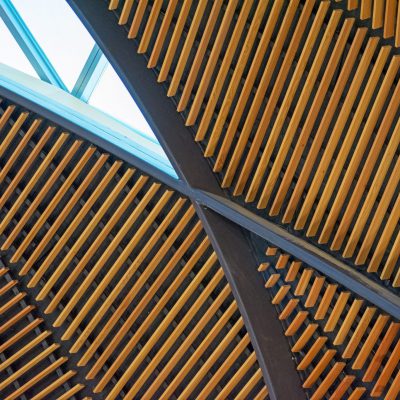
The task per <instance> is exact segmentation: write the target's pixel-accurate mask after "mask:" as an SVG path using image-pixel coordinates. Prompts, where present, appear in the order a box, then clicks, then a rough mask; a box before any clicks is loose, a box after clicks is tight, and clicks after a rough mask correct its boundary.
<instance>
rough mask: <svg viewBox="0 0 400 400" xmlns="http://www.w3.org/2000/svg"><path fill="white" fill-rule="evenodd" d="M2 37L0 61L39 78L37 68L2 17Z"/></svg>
mask: <svg viewBox="0 0 400 400" xmlns="http://www.w3.org/2000/svg"><path fill="white" fill-rule="evenodd" d="M0 38H1V40H0V62H2V63H3V64H7V65H9V66H10V67H13V68H16V69H18V70H20V71H22V72H25V73H27V74H29V75H31V76H34V77H35V78H37V77H38V75H37V73H36V71H35V69H34V68H33V67H32V64H31V63H30V62H29V60H28V59H27V58H26V56H25V54H24V53H23V51H22V50H21V48H20V47H19V46H18V43H17V41H16V40H15V39H14V37H13V35H12V34H11V32H10V31H9V30H8V28H7V26H6V25H5V23H4V22H3V20H2V19H1V18H0Z"/></svg>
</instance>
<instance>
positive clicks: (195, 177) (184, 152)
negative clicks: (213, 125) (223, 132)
mask: <svg viewBox="0 0 400 400" xmlns="http://www.w3.org/2000/svg"><path fill="white" fill-rule="evenodd" d="M68 3H69V4H70V5H71V7H72V8H73V9H74V11H75V12H76V13H77V15H78V16H79V17H80V18H81V20H82V22H83V23H84V25H85V26H86V28H87V29H88V30H89V32H90V33H91V34H92V36H93V37H94V38H95V40H96V42H97V43H98V45H99V46H100V48H101V49H102V51H103V52H104V54H105V55H106V56H107V58H108V60H109V62H110V64H111V65H112V66H113V67H114V69H115V70H116V71H117V73H118V75H119V76H120V77H121V79H122V81H123V83H124V84H125V86H126V87H127V89H128V91H129V92H130V94H131V95H132V97H133V98H134V100H135V101H136V103H137V104H138V106H139V108H140V110H141V111H142V113H143V115H144V116H145V118H146V119H147V121H148V123H149V125H150V126H151V128H152V129H153V131H154V133H155V135H156V137H157V139H158V140H159V142H160V144H161V145H162V147H163V148H164V151H165V152H166V154H167V156H168V157H169V159H170V161H171V164H172V165H173V167H174V168H175V170H176V172H177V174H178V176H179V177H180V179H181V180H182V181H183V182H185V183H186V185H187V186H188V188H189V191H191V190H192V189H201V190H204V191H207V192H208V193H212V194H215V195H218V196H223V197H225V194H224V192H223V191H222V189H221V188H220V186H219V184H218V182H217V179H216V177H215V175H214V174H213V172H212V170H211V168H210V166H209V165H208V163H207V161H206V160H205V159H204V158H203V156H202V154H201V151H200V149H199V147H198V146H197V144H196V143H195V142H194V141H193V138H192V133H191V131H190V130H188V128H187V127H185V125H184V121H183V119H182V117H181V116H180V115H179V114H178V113H177V112H176V110H175V107H174V105H173V103H172V102H171V101H170V100H168V98H167V97H166V95H165V91H164V88H163V87H162V86H161V85H158V84H157V82H156V79H155V76H154V74H153V72H152V71H151V70H149V69H148V68H147V66H146V60H145V58H144V57H143V56H141V55H139V54H137V43H136V42H135V41H132V40H128V39H127V37H126V35H127V32H126V31H125V28H124V27H121V26H118V24H117V21H116V19H115V15H114V14H113V13H111V12H109V11H108V10H107V4H106V2H103V3H102V2H99V1H96V0H89V1H88V0H71V1H68ZM192 200H194V204H195V206H196V208H197V212H198V216H199V218H200V219H201V221H202V223H203V225H204V227H205V229H206V231H207V233H208V235H209V237H210V240H211V243H212V245H213V247H214V249H215V251H216V252H217V255H218V256H219V260H220V262H221V265H222V267H223V269H224V272H225V275H226V277H227V279H228V282H229V283H230V285H231V288H232V292H233V294H234V296H235V298H236V301H237V302H238V306H239V309H240V311H241V313H242V316H243V319H244V322H245V325H246V328H247V330H248V332H249V334H250V337H251V340H252V344H253V347H254V350H255V352H256V354H257V358H258V361H259V364H260V367H261V369H262V371H263V374H264V378H265V380H266V383H267V385H268V389H269V392H270V397H271V398H272V399H292V400H297V399H299V400H300V399H305V398H306V396H305V393H304V391H303V389H302V387H301V381H300V377H299V375H298V374H297V371H296V369H295V364H294V362H293V360H292V359H291V355H290V349H289V345H288V343H287V341H286V339H285V336H284V335H283V331H282V327H281V326H280V324H279V321H278V319H277V315H276V311H275V309H274V306H273V305H272V304H271V303H270V301H269V299H268V296H267V293H266V291H265V288H264V287H263V285H262V281H261V280H260V278H259V276H258V273H257V269H256V260H255V258H254V255H253V254H252V252H251V249H250V247H249V244H248V243H247V241H246V237H245V235H244V234H243V232H242V230H241V228H240V227H239V226H238V225H236V224H233V223H232V222H230V221H228V220H227V219H225V218H223V217H222V216H220V215H218V214H215V213H213V212H211V211H208V210H204V209H203V208H202V206H201V205H199V204H198V203H197V202H196V199H194V198H193V197H192ZM255 299H256V300H257V301H255ZM271 326H273V327H274V328H273V329H272V328H271ZM278 364H279V366H280V368H277V367H276V366H277V365H278ZM283 371H284V372H283ZM287 382H290V383H291V384H290V385H288V384H287Z"/></svg>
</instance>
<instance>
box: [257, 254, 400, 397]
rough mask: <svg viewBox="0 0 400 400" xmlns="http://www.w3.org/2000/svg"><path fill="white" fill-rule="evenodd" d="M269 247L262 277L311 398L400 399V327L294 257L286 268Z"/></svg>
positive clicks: (397, 323)
mask: <svg viewBox="0 0 400 400" xmlns="http://www.w3.org/2000/svg"><path fill="white" fill-rule="evenodd" d="M269 248H270V247H267V250H266V251H265V256H263V259H262V262H263V263H268V264H269V265H270V267H269V268H268V269H265V270H263V271H262V272H261V273H262V275H263V276H264V279H265V281H266V282H269V284H268V285H267V287H268V290H269V291H270V294H271V301H272V302H273V304H275V305H276V306H277V307H278V313H279V319H280V320H281V321H282V323H283V325H284V329H285V335H286V336H287V337H288V338H289V342H290V345H291V351H292V352H293V356H294V358H295V360H296V362H297V365H298V366H297V368H298V370H299V371H300V372H301V376H302V378H303V382H304V384H303V387H304V388H306V389H307V392H308V394H309V397H310V398H312V399H329V398H331V399H347V398H352V397H353V398H359V397H360V396H364V397H365V395H367V396H368V398H385V399H392V398H396V396H397V394H398V392H399V388H398V383H397V382H398V377H397V374H398V370H399V368H400V351H399V346H400V324H399V322H397V321H394V320H393V319H392V318H391V317H390V316H388V315H386V314H384V313H382V312H381V311H380V310H379V309H377V308H376V307H375V306H373V305H370V304H368V303H367V302H365V301H364V300H363V299H360V298H357V297H355V296H354V295H353V294H352V293H351V292H349V291H347V290H345V289H344V288H343V287H341V286H340V285H338V284H336V283H330V282H329V279H328V278H327V277H325V276H322V275H321V274H320V273H318V272H317V271H315V270H313V269H312V268H310V267H308V266H307V265H302V264H301V263H299V262H298V261H296V260H293V259H292V258H291V257H290V259H289V262H288V263H287V264H286V267H285V268H283V269H282V268H280V266H279V265H278V266H277V264H278V263H279V259H280V257H281V256H280V255H279V250H278V251H277V252H276V253H275V254H271V255H267V253H268V249H269ZM295 262H297V265H298V268H297V269H296V271H295V272H293V270H292V267H291V265H293V263H295ZM310 271H311V276H309V274H310ZM289 274H290V275H291V277H290V279H289V280H288V279H287V275H289ZM293 275H294V278H293Z"/></svg>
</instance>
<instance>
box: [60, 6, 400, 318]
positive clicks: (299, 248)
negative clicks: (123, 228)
mask: <svg viewBox="0 0 400 400" xmlns="http://www.w3.org/2000/svg"><path fill="white" fill-rule="evenodd" d="M68 2H69V3H70V5H71V6H72V8H73V9H74V10H75V12H76V13H77V14H78V16H79V17H80V18H81V19H82V21H83V23H84V24H85V25H86V27H87V28H88V29H89V31H90V32H91V33H92V35H93V37H94V38H95V40H96V41H97V43H98V44H99V46H100V47H101V48H102V50H103V52H104V53H105V54H106V56H107V58H108V59H109V61H110V63H111V64H112V65H113V67H114V68H115V69H116V71H117V72H118V74H119V75H120V77H121V79H122V80H123V82H124V83H125V84H126V86H127V88H128V90H129V92H130V93H131V94H132V96H133V97H134V99H135V101H136V102H137V104H138V106H139V108H140V109H141V111H142V112H143V114H144V115H145V117H146V118H147V120H148V121H149V124H150V125H151V127H152V128H153V129H154V132H155V134H156V135H157V137H158V139H159V141H160V144H161V145H162V146H163V148H164V150H165V152H166V154H167V155H168V157H169V158H170V160H171V163H172V165H173V166H174V168H175V169H176V171H177V173H178V175H179V176H180V177H181V179H182V180H183V181H184V182H186V183H187V185H188V186H189V187H188V188H187V190H186V193H185V194H187V195H188V196H189V197H191V198H192V199H193V200H194V201H196V202H198V203H200V204H204V205H206V206H207V207H209V208H212V209H213V210H214V211H216V212H218V213H219V214H221V215H224V216H225V217H227V218H228V219H230V220H232V221H235V222H236V223H238V224H240V225H241V226H243V227H245V228H247V229H249V230H250V231H252V232H253V233H256V234H257V235H259V236H261V237H263V238H265V239H266V240H268V241H270V242H271V243H273V244H274V245H275V246H277V247H280V248H282V249H283V250H284V251H287V252H288V253H290V254H292V255H293V256H294V257H298V258H299V259H300V260H302V261H304V262H305V263H307V264H309V265H310V266H311V267H313V268H315V269H317V270H319V271H321V272H322V273H324V274H326V275H327V276H329V277H331V278H332V279H334V280H336V281H338V282H339V283H340V284H342V285H344V286H345V287H347V288H349V289H350V290H352V291H354V292H355V293H357V294H358V295H359V296H361V297H364V298H365V299H366V300H368V301H370V302H371V303H373V304H375V305H377V306H378V307H380V308H382V309H383V310H384V311H386V312H388V313H390V314H391V315H393V316H394V317H396V318H400V298H399V297H398V296H396V295H395V294H393V293H392V292H390V290H388V289H385V288H384V287H383V286H381V285H379V284H378V283H376V282H374V281H373V280H371V279H369V277H367V276H365V275H363V274H361V273H360V272H359V271H357V270H356V269H355V268H353V267H350V266H348V265H346V264H345V263H343V262H342V261H340V260H339V259H337V258H335V257H332V256H330V255H329V254H328V253H326V252H324V251H322V250H320V249H319V248H318V247H317V246H315V245H312V244H310V243H308V242H307V241H305V240H303V239H301V238H299V237H297V236H295V235H293V234H290V233H289V232H287V231H286V230H285V229H283V228H281V227H279V226H278V225H276V224H274V223H272V222H270V221H267V220H266V219H264V218H261V217H259V216H257V215H255V214H254V213H252V212H251V211H249V210H247V209H245V208H244V207H242V206H240V205H238V204H236V203H234V202H233V201H231V200H229V199H228V197H227V196H226V195H225V193H224V192H223V190H222V189H221V188H220V186H219V184H218V182H217V180H216V177H215V175H214V173H213V172H212V170H211V167H210V166H209V164H208V162H207V161H206V159H205V158H204V157H203V155H202V154H201V151H200V148H199V146H198V145H197V144H196V143H195V142H194V140H193V137H192V134H191V132H190V130H189V129H188V128H187V127H185V126H184V123H183V118H182V117H181V116H180V115H179V114H178V113H177V112H176V110H175V106H174V105H173V102H172V101H169V100H168V98H167V97H166V93H165V89H164V88H163V87H162V85H160V84H158V83H157V82H156V77H155V75H154V73H153V71H151V70H149V69H148V68H147V63H146V60H145V58H144V57H143V55H141V54H137V43H136V42H135V41H134V40H128V39H127V32H126V30H125V27H123V26H119V25H118V24H117V22H116V16H115V15H114V14H113V12H110V11H108V10H107V3H106V2H101V1H100V2H99V1H96V0H87V1H85V0H68Z"/></svg>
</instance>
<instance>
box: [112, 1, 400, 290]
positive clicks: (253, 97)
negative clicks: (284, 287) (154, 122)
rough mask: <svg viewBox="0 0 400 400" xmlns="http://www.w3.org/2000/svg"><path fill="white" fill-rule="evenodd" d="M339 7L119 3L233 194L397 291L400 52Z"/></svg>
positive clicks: (121, 19)
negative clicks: (338, 253) (373, 275)
mask: <svg viewBox="0 0 400 400" xmlns="http://www.w3.org/2000/svg"><path fill="white" fill-rule="evenodd" d="M334 3H335V2H334V1H333V0H332V1H315V0H306V1H304V2H302V1H300V0H290V1H288V0H276V1H259V2H257V1H252V0H249V1H246V2H240V1H236V0H229V1H222V0H216V1H214V2H207V1H198V2H191V1H187V2H178V1H171V2H168V5H167V6H165V7H166V8H164V6H163V2H162V1H144V0H137V1H133V0H127V1H111V2H110V3H109V8H110V9H111V10H114V12H116V13H117V15H118V23H119V24H120V25H126V27H127V30H128V31H129V32H128V38H129V39H135V40H136V41H137V43H138V52H139V53H144V54H145V56H146V57H148V67H149V68H155V70H156V72H157V75H158V81H159V82H165V84H166V86H167V95H168V96H174V100H175V101H176V103H177V111H178V112H182V113H183V115H184V117H185V122H186V124H187V125H189V126H193V127H194V130H195V140H196V141H198V142H200V144H201V147H202V148H203V151H204V156H205V157H210V158H211V160H212V164H213V169H214V171H215V172H216V173H218V174H219V176H220V178H221V180H222V182H221V185H222V186H223V187H224V188H229V189H230V190H231V191H232V195H233V196H234V197H238V201H241V202H242V201H243V202H245V203H255V204H256V206H257V208H258V209H259V210H266V212H267V213H268V215H269V217H272V218H274V219H276V220H277V221H278V222H279V223H281V224H290V226H291V227H292V228H293V229H294V230H297V231H300V233H301V234H302V235H305V236H307V237H310V238H315V241H316V242H318V243H319V244H321V245H322V244H326V245H328V246H329V247H330V250H332V251H335V252H340V254H341V255H342V256H343V257H344V258H348V259H350V260H351V262H352V263H353V265H357V266H362V267H363V268H364V269H365V271H366V272H368V273H371V274H375V275H377V276H378V277H379V278H380V279H381V280H383V281H388V282H387V283H390V284H391V285H393V286H394V287H398V279H396V276H397V275H398V273H399V255H400V224H399V219H400V197H399V184H400V183H399V174H398V173H397V172H398V170H399V167H400V161H399V140H400V120H399V118H398V115H399V105H400V104H399V102H400V83H399V67H400V56H399V55H396V53H395V51H394V49H393V48H392V46H390V45H382V44H381V43H380V38H379V37H378V36H373V33H371V31H369V30H368V28H366V27H362V26H361V27H360V26H359V25H360V24H359V23H358V22H359V21H358V20H357V19H356V18H354V17H349V16H347V13H346V12H345V11H344V10H342V9H338V8H335V7H336V6H335V7H334V5H333V4H334ZM356 3H357V4H358V2H357V1H349V4H348V5H349V8H350V9H354V8H355V7H357V4H356ZM361 3H362V4H363V5H362V7H364V3H368V4H371V2H361ZM376 3H382V4H383V3H385V4H386V3H387V8H388V13H391V11H390V10H391V9H392V8H393V7H392V5H393V4H394V3H395V2H390V1H387V2H385V1H382V2H374V9H375V8H377V6H376ZM389 3H390V5H389ZM392 3H393V4H392ZM371 7H372V6H371ZM364 8H365V7H364ZM390 15H391V16H393V14H390ZM388 19H390V18H388ZM391 19H393V18H392V17H391ZM239 196H240V197H239ZM252 210H254V207H252ZM259 212H260V214H261V215H265V212H263V211H259Z"/></svg>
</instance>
